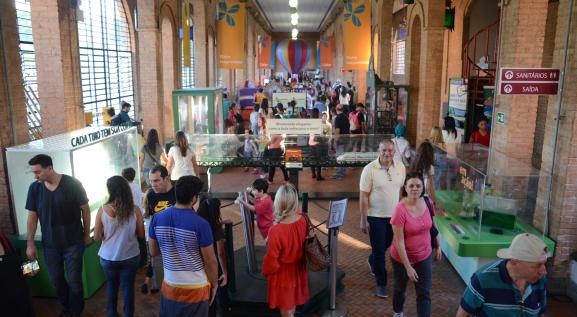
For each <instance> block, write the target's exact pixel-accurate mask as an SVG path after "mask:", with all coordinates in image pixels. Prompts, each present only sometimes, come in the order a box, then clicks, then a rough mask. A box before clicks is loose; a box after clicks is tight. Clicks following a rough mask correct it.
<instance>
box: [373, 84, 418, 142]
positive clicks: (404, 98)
mask: <svg viewBox="0 0 577 317" xmlns="http://www.w3.org/2000/svg"><path fill="white" fill-rule="evenodd" d="M408 89H409V88H408V86H403V85H391V86H385V85H377V86H376V90H375V91H376V93H374V94H373V96H372V97H373V98H372V102H371V109H369V110H370V115H369V117H370V118H371V119H370V120H369V123H368V125H369V131H371V132H372V133H375V134H394V133H395V126H396V125H397V123H401V124H405V125H406V124H407V123H406V122H407V109H408V102H409V90H408Z"/></svg>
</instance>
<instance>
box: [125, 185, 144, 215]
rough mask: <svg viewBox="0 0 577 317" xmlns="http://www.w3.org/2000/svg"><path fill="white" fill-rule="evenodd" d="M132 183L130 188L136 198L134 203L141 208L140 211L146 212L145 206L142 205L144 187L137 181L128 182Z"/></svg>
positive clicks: (133, 197)
mask: <svg viewBox="0 0 577 317" xmlns="http://www.w3.org/2000/svg"><path fill="white" fill-rule="evenodd" d="M128 185H130V190H131V191H132V199H134V205H136V206H137V207H138V209H140V212H141V213H142V214H144V208H143V207H142V189H141V188H140V186H139V185H138V184H136V183H135V182H128Z"/></svg>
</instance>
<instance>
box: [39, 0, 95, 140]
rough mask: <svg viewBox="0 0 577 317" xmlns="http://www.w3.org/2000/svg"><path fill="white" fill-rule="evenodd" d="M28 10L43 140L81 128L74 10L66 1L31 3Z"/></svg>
mask: <svg viewBox="0 0 577 317" xmlns="http://www.w3.org/2000/svg"><path fill="white" fill-rule="evenodd" d="M30 7H31V13H32V29H33V30H34V31H33V32H34V49H35V51H36V69H37V73H38V97H39V100H40V113H41V115H42V127H43V131H44V133H43V136H44V137H47V136H52V135H55V134H60V133H64V132H67V131H71V130H75V129H79V128H82V127H83V126H84V108H83V105H82V91H81V85H80V65H79V55H78V54H79V53H78V32H77V21H76V10H75V8H73V7H71V6H70V1H68V0H33V1H32V2H31V5H30Z"/></svg>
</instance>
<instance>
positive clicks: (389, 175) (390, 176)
mask: <svg viewBox="0 0 577 317" xmlns="http://www.w3.org/2000/svg"><path fill="white" fill-rule="evenodd" d="M385 171H386V172H387V178H388V179H389V182H392V181H393V176H392V175H391V173H389V170H388V169H386V170H385Z"/></svg>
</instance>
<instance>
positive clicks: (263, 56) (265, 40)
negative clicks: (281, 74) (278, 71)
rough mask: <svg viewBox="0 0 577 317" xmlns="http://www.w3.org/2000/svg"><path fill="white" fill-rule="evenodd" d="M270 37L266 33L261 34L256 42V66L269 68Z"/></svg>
mask: <svg viewBox="0 0 577 317" xmlns="http://www.w3.org/2000/svg"><path fill="white" fill-rule="evenodd" d="M271 48H272V39H271V36H270V35H268V34H265V35H261V38H260V41H259V42H258V68H264V69H270V68H271V67H270V62H271V60H270V59H271V52H272V51H271Z"/></svg>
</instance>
